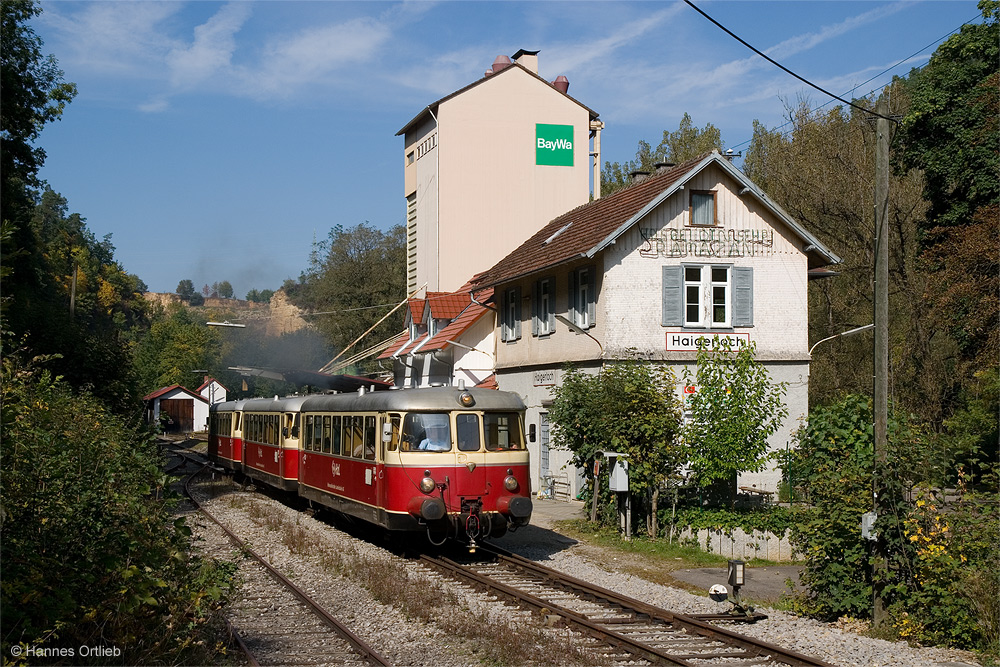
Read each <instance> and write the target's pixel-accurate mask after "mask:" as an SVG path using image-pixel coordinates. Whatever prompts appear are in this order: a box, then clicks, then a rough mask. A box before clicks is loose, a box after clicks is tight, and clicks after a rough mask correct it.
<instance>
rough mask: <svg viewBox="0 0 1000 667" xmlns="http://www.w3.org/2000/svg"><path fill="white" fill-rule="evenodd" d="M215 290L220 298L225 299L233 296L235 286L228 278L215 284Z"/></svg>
mask: <svg viewBox="0 0 1000 667" xmlns="http://www.w3.org/2000/svg"><path fill="white" fill-rule="evenodd" d="M213 291H215V292H217V293H218V294H219V297H220V298H223V299H232V298H233V286H232V284H231V283H230V282H229V281H228V280H223V281H222V282H220V283H216V284H215V285H214V286H213Z"/></svg>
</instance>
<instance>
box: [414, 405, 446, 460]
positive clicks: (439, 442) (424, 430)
mask: <svg viewBox="0 0 1000 667" xmlns="http://www.w3.org/2000/svg"><path fill="white" fill-rule="evenodd" d="M402 441H403V442H404V443H405V449H409V451H411V452H412V451H424V452H446V451H448V450H450V449H451V424H450V422H449V419H448V413H447V412H424V413H415V412H411V413H410V414H408V415H406V417H405V418H404V419H403V435H402Z"/></svg>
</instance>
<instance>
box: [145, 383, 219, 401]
mask: <svg viewBox="0 0 1000 667" xmlns="http://www.w3.org/2000/svg"><path fill="white" fill-rule="evenodd" d="M174 391H180V392H183V393H185V394H188V395H189V396H191V397H192V398H196V399H198V400H199V401H205V402H207V400H206V399H205V397H204V396H201V395H199V394H196V393H194V392H193V391H191V390H190V389H186V388H184V387H182V386H180V385H179V384H172V385H170V386H169V387H163V388H162V389H157V390H156V391H154V392H153V393H152V394H148V395H146V396H143V397H142V400H144V401H152V400H155V399H157V398H160V397H161V396H165V395H167V394H169V393H171V392H174Z"/></svg>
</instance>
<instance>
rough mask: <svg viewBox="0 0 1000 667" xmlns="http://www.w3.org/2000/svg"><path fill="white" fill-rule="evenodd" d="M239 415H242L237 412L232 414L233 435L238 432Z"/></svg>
mask: <svg viewBox="0 0 1000 667" xmlns="http://www.w3.org/2000/svg"><path fill="white" fill-rule="evenodd" d="M241 414H242V413H239V412H237V413H234V414H233V432H234V433H235V432H236V431H238V430H240V415H241Z"/></svg>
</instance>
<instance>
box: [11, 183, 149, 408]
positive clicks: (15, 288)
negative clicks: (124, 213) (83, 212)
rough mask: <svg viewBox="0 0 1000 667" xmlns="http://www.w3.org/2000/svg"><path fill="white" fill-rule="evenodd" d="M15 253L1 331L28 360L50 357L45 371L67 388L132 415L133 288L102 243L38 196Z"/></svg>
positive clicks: (141, 303)
mask: <svg viewBox="0 0 1000 667" xmlns="http://www.w3.org/2000/svg"><path fill="white" fill-rule="evenodd" d="M25 231H26V232H27V234H28V235H29V237H30V242H28V243H27V244H26V245H25V246H24V247H22V248H20V249H18V250H17V251H16V252H17V253H20V256H21V257H22V258H24V259H25V262H23V263H14V265H13V266H12V267H11V273H10V276H9V277H8V279H6V280H5V281H4V290H5V293H6V294H7V295H9V296H10V299H11V303H10V305H9V307H8V308H7V309H6V310H5V321H4V324H5V328H6V329H8V330H10V331H12V332H13V333H14V335H15V336H17V337H20V336H29V337H30V340H31V347H32V349H33V350H34V351H35V353H36V354H50V355H51V354H58V355H60V356H59V357H58V358H55V359H53V361H52V362H51V363H52V366H51V367H52V369H53V371H54V372H56V373H58V374H60V375H62V376H64V377H65V378H66V379H67V381H68V382H70V383H71V384H72V385H74V386H85V385H91V386H92V387H93V391H94V393H95V394H96V395H98V396H99V397H100V398H101V399H102V400H104V401H105V403H106V404H107V405H109V406H112V407H113V408H114V409H115V410H118V411H122V412H124V411H128V410H130V409H134V407H135V400H136V399H137V398H138V396H137V394H136V385H135V379H134V377H133V375H132V369H131V364H130V353H131V348H132V345H133V344H134V342H135V339H136V337H137V335H138V332H139V331H141V330H142V328H143V327H145V326H146V323H147V317H148V315H147V313H148V306H147V304H146V302H145V299H144V298H143V296H142V294H141V292H140V287H141V285H140V282H141V281H139V280H138V279H137V278H136V277H135V276H131V275H129V274H127V273H125V271H124V270H123V269H122V267H121V265H120V264H119V263H118V262H117V261H115V259H114V246H113V245H112V244H111V240H110V237H105V238H104V239H103V240H100V241H98V240H97V239H96V238H95V237H94V235H93V234H92V233H91V232H90V230H89V229H88V228H87V225H86V221H85V220H84V219H83V218H82V217H81V216H80V215H79V214H77V213H72V214H71V213H69V212H68V205H67V202H66V199H65V198H64V197H62V196H61V195H59V194H57V193H55V192H53V191H52V190H46V191H45V192H44V193H43V194H42V196H41V198H40V201H39V204H38V205H37V206H36V207H35V208H34V210H33V211H32V215H31V218H30V221H29V223H28V224H27V226H26V227H25Z"/></svg>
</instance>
